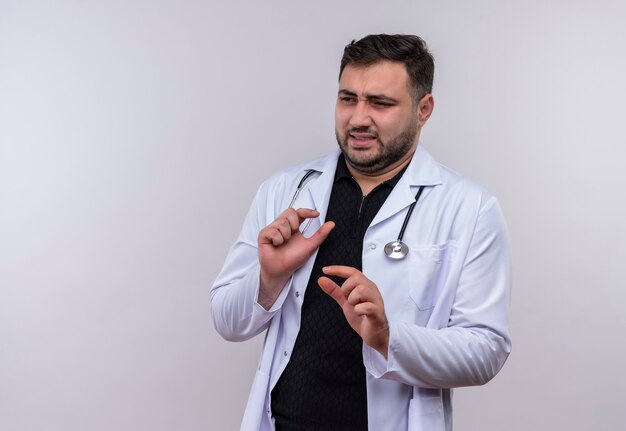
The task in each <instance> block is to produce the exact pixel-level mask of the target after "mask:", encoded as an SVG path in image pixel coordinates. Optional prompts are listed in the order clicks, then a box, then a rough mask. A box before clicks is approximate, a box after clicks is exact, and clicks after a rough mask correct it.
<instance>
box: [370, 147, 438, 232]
mask: <svg viewBox="0 0 626 431" xmlns="http://www.w3.org/2000/svg"><path fill="white" fill-rule="evenodd" d="M440 184H442V181H441V172H440V168H439V165H438V164H437V162H435V160H434V159H433V158H432V156H431V155H430V154H429V153H428V151H426V149H424V148H423V147H422V145H421V143H420V144H418V146H417V149H416V150H415V154H414V155H413V159H412V160H411V162H410V163H409V166H408V167H407V170H406V172H405V173H404V175H403V176H402V178H400V181H398V183H397V184H396V186H395V187H394V188H393V190H392V192H391V194H390V195H389V197H388V198H387V200H386V201H385V203H384V204H383V206H382V207H381V208H380V210H379V211H378V213H377V214H376V217H374V220H372V223H371V224H370V227H371V226H374V225H376V224H378V223H380V222H383V221H385V220H387V219H388V218H390V217H393V216H394V215H396V214H397V213H399V212H400V211H403V210H404V209H405V208H407V207H408V206H409V205H411V204H412V203H413V202H414V201H415V194H416V193H417V191H418V189H419V187H420V186H424V187H426V189H425V190H424V193H423V194H422V197H421V198H420V201H422V200H423V199H424V198H425V197H426V196H427V195H428V193H429V192H430V190H429V188H431V187H432V186H436V185H440ZM399 230H400V226H398V231H399Z"/></svg>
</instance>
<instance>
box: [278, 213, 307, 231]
mask: <svg viewBox="0 0 626 431" xmlns="http://www.w3.org/2000/svg"><path fill="white" fill-rule="evenodd" d="M283 215H284V217H285V219H286V220H287V222H289V228H290V229H291V232H292V233H295V232H296V231H298V230H300V225H301V224H302V221H303V220H304V219H302V220H301V219H300V216H299V215H298V213H297V212H296V210H294V209H293V208H289V209H288V210H287V211H285V212H284V213H283Z"/></svg>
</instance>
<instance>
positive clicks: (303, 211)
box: [295, 208, 320, 225]
mask: <svg viewBox="0 0 626 431" xmlns="http://www.w3.org/2000/svg"><path fill="white" fill-rule="evenodd" d="M295 211H296V213H297V214H298V217H299V218H300V223H298V225H299V224H301V223H302V222H303V221H304V220H306V219H308V218H315V217H318V216H319V215H320V213H319V211H317V210H313V209H310V208H298V209H297V210H295Z"/></svg>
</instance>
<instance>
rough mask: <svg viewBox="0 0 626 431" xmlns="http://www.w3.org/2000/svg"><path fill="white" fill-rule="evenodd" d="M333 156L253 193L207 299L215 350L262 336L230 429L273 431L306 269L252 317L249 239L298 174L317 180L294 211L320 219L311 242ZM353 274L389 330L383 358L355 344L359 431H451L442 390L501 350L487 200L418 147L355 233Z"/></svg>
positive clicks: (254, 284)
mask: <svg viewBox="0 0 626 431" xmlns="http://www.w3.org/2000/svg"><path fill="white" fill-rule="evenodd" d="M338 155H339V152H338V151H335V152H334V153H332V154H330V155H328V156H326V157H323V158H320V159H317V160H314V161H312V162H310V163H307V164H304V165H301V166H297V167H294V168H291V169H287V170H285V171H282V172H279V173H277V174H275V175H273V176H272V177H271V178H270V179H269V180H268V181H266V182H265V183H264V184H263V185H262V186H261V187H260V189H259V191H258V193H257V195H256V197H255V199H254V201H253V203H252V207H251V209H250V212H249V214H248V216H247V218H246V220H245V223H244V226H243V229H242V231H241V234H240V236H239V238H238V240H237V242H236V243H235V244H234V245H233V247H232V248H231V250H230V252H229V254H228V257H227V258H226V262H225V264H224V267H223V269H222V271H221V273H220V274H219V276H218V278H217V280H216V281H215V284H214V285H213V287H212V289H211V310H212V317H213V322H214V325H215V327H216V329H217V331H218V332H219V333H220V334H221V335H222V336H223V337H224V338H225V339H227V340H231V341H242V340H247V339H249V338H251V337H254V336H255V335H258V334H259V333H261V332H264V331H266V332H267V333H266V338H265V344H264V347H263V352H262V355H261V359H260V362H259V366H258V369H257V372H256V376H255V378H254V382H253V385H252V389H251V392H250V397H249V399H248V404H247V407H246V411H245V415H244V419H243V423H242V425H241V430H244V431H257V430H262V431H266V430H272V429H273V425H272V419H271V411H270V405H271V403H270V392H271V389H272V388H273V386H274V385H275V384H276V381H277V380H278V378H279V377H280V374H281V373H282V371H283V370H284V368H285V366H286V365H287V362H288V361H289V357H290V352H291V348H292V347H293V346H294V344H295V341H296V336H297V335H298V330H299V327H300V309H301V306H302V301H303V299H304V290H305V288H306V286H307V282H308V279H309V275H310V272H311V268H312V266H313V262H314V260H315V255H313V256H311V258H310V259H309V260H308V261H307V262H306V264H305V265H304V266H303V267H302V268H300V269H299V270H298V271H296V272H295V273H294V274H293V276H292V278H291V280H290V281H289V283H288V284H287V286H286V287H285V288H284V289H283V291H282V293H281V295H280V296H279V298H278V299H277V301H276V302H275V304H274V305H273V306H272V308H271V309H270V310H264V309H263V308H262V307H261V306H260V305H258V303H257V302H256V299H257V295H258V289H259V281H258V280H259V263H258V257H257V236H258V232H259V230H261V229H262V228H263V227H265V226H266V225H267V224H269V223H270V222H272V221H273V220H274V219H275V218H276V217H277V216H278V215H279V214H280V213H281V212H283V211H284V210H285V209H286V208H287V207H288V206H289V202H290V200H291V199H292V197H293V195H294V192H295V190H296V188H297V185H298V183H299V182H300V180H301V179H302V177H303V175H304V174H305V173H306V171H307V170H308V169H315V170H316V171H318V172H320V174H319V175H318V176H317V177H316V178H315V179H314V180H312V181H310V182H309V183H307V184H306V186H305V189H304V190H302V192H301V193H300V195H299V196H298V199H297V201H296V202H295V204H294V207H296V208H314V209H317V210H318V211H319V212H320V213H321V215H320V217H319V218H318V219H314V220H313V221H312V223H311V226H310V227H309V228H308V230H307V232H306V233H307V234H311V233H313V232H315V231H316V230H317V229H318V228H319V226H320V225H321V222H322V221H323V220H324V219H325V217H326V209H327V207H328V202H329V197H330V191H331V188H332V184H333V178H334V173H335V168H336V163H337V157H338ZM422 185H423V186H425V188H424V192H423V194H422V196H421V198H420V200H419V203H418V204H417V206H416V207H415V210H414V211H413V214H412V216H411V218H410V220H409V223H408V226H407V229H406V232H405V235H404V242H406V243H407V244H408V245H409V250H410V251H409V254H408V256H407V257H406V258H405V259H402V260H397V261H394V260H391V259H389V258H388V257H387V256H386V255H385V254H384V251H383V248H384V245H385V244H386V243H387V242H389V241H392V240H394V239H396V238H397V237H398V233H399V231H400V228H401V226H402V223H403V221H404V218H405V216H406V213H407V210H408V207H409V205H410V204H411V203H412V202H413V201H414V199H415V193H416V191H417V189H418V188H419V186H422ZM363 273H364V274H365V275H366V276H367V277H368V278H369V279H371V280H372V281H373V282H375V283H376V284H377V286H378V288H379V289H380V291H381V293H382V296H383V299H384V302H385V312H386V314H387V318H388V321H389V326H390V340H389V352H388V359H385V358H384V356H382V355H381V354H380V353H378V352H377V351H375V350H373V349H372V348H370V347H369V346H367V345H366V344H365V343H363V363H364V364H365V368H366V370H367V373H366V374H367V376H366V378H367V401H368V422H369V429H370V430H374V431H385V430H389V431H398V430H427V431H439V430H450V429H452V410H451V391H450V388H454V387H459V386H471V385H481V384H484V383H486V382H487V381H489V380H490V379H491V378H492V377H494V376H495V374H496V373H497V372H498V371H499V370H500V368H501V367H502V365H503V364H504V362H505V360H506V358H507V356H508V354H509V352H510V349H511V342H510V338H509V331H508V314H509V295H510V264H509V243H508V237H507V232H506V226H505V223H504V219H503V217H502V214H501V212H500V208H499V205H498V203H497V201H496V200H495V198H494V197H493V196H491V195H490V194H489V193H488V192H487V191H485V190H484V189H483V188H481V187H480V186H478V185H477V184H475V183H473V182H471V181H469V180H467V179H464V178H463V177H461V176H460V175H458V174H457V173H455V172H453V171H451V170H450V169H448V168H446V167H444V166H442V165H440V164H438V163H437V162H435V161H434V160H433V159H432V157H431V156H430V154H429V153H428V152H427V151H426V150H425V149H424V148H423V147H422V145H421V144H420V145H418V148H417V151H416V153H415V155H414V156H413V159H412V161H411V163H410V164H409V167H408V168H407V170H406V172H405V173H404V175H403V176H402V178H401V179H400V181H399V182H398V183H397V185H396V186H395V187H394V189H393V191H392V192H391V194H390V195H389V197H388V198H387V200H386V201H385V203H384V205H383V206H382V207H381V209H380V211H379V212H378V214H377V215H376V217H375V218H374V220H373V221H372V223H371V225H370V227H369V229H368V230H367V232H366V234H365V238H364V240H363Z"/></svg>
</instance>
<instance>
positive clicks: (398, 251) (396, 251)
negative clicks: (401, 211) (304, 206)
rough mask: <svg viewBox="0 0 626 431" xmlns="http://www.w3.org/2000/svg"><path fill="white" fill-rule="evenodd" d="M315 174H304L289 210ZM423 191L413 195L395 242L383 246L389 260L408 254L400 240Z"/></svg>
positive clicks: (405, 246)
mask: <svg viewBox="0 0 626 431" xmlns="http://www.w3.org/2000/svg"><path fill="white" fill-rule="evenodd" d="M315 172H317V171H316V170H315V169H309V170H308V171H306V173H305V174H304V176H303V177H302V179H301V180H300V182H299V183H298V187H297V188H296V192H295V193H294V194H293V198H291V202H290V203H289V208H293V204H294V202H295V201H296V199H297V198H298V195H299V194H300V191H301V190H302V189H303V188H304V186H305V185H306V183H307V180H308V179H309V178H310V177H311V175H313V174H314V173H315ZM423 191H424V186H420V188H419V190H418V191H417V193H416V194H415V200H414V201H413V202H412V203H411V206H409V210H408V211H407V213H406V216H404V222H403V223H402V228H401V229H400V233H399V234H398V239H396V240H395V241H390V242H388V243H387V244H385V248H384V250H385V254H386V255H387V257H388V258H389V259H393V260H400V259H404V258H405V257H406V255H407V254H409V246H408V245H406V243H404V242H403V241H402V238H403V237H404V231H405V230H406V225H407V224H408V223H409V219H410V218H411V213H413V209H414V208H415V205H417V201H418V200H419V198H420V196H421V195H422V192H423ZM310 222H311V219H309V220H307V223H306V225H305V226H304V229H303V230H302V232H304V231H306V229H307V228H308V227H309V223H310Z"/></svg>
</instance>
